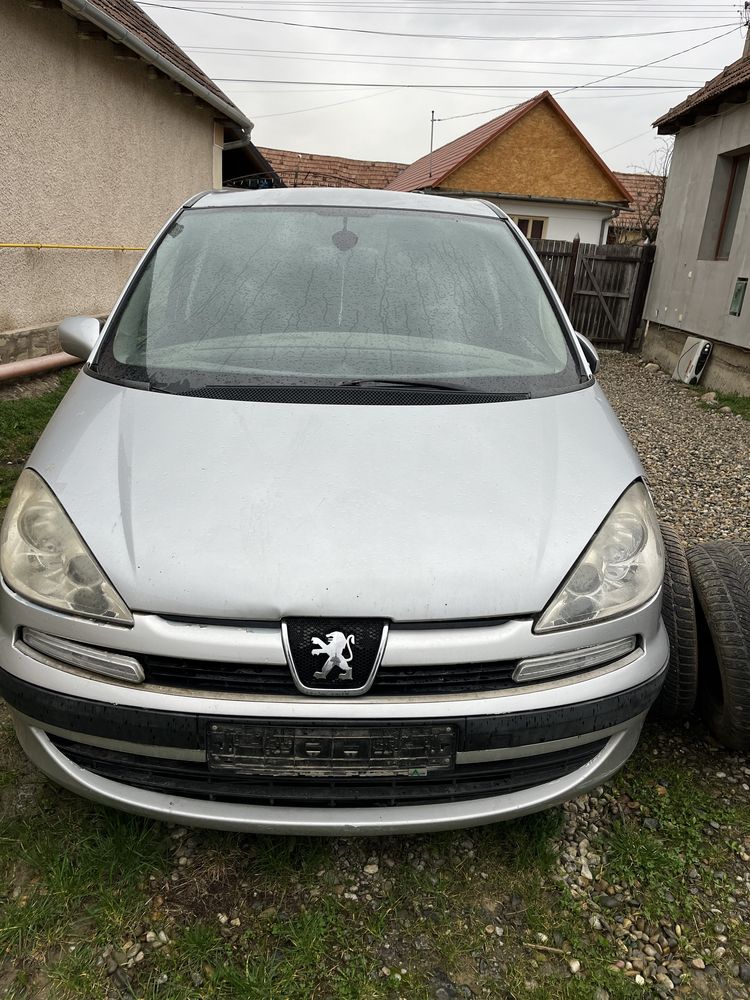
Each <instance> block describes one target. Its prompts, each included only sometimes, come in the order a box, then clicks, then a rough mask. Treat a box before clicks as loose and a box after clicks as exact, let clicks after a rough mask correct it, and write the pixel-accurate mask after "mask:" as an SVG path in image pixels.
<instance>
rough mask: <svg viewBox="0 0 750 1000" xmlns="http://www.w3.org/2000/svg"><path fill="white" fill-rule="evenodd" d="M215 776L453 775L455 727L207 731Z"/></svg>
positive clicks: (249, 726) (224, 727) (226, 728)
mask: <svg viewBox="0 0 750 1000" xmlns="http://www.w3.org/2000/svg"><path fill="white" fill-rule="evenodd" d="M207 735H208V738H207V753H208V765H209V768H210V769H211V770H212V771H233V772H234V773H235V774H238V773H239V774H257V775H264V776H267V777H271V776H274V775H276V776H278V777H294V776H307V777H316V778H321V777H324V778H330V777H341V778H344V777H373V778H374V777H415V778H417V777H424V776H426V775H428V774H436V773H441V772H446V771H451V770H453V767H454V765H455V758H456V731H455V729H454V727H453V726H362V727H359V726H358V727H356V728H355V727H352V728H346V729H336V728H327V727H325V728H324V727H321V726H258V725H254V724H242V723H238V724H217V725H210V726H209V727H208V734H207Z"/></svg>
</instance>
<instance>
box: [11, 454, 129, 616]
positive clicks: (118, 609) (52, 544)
mask: <svg viewBox="0 0 750 1000" xmlns="http://www.w3.org/2000/svg"><path fill="white" fill-rule="evenodd" d="M0 572H2V575H3V577H4V579H5V581H6V583H7V584H8V586H9V587H11V588H12V589H13V590H15V591H16V593H18V594H20V595H21V596H22V597H27V598H28V599H29V600H30V601H34V602H35V603H37V604H45V605H47V607H50V608H55V610H57V611H64V612H66V613H67V614H73V615H85V616H86V617H87V618H103V619H105V620H106V621H113V622H128V623H129V624H132V622H133V616H132V615H131V614H130V611H129V610H128V608H127V607H126V605H125V603H124V601H123V600H122V598H121V597H120V595H119V594H118V593H117V591H116V590H115V589H114V587H113V586H112V584H111V583H110V582H109V580H108V579H107V578H106V576H105V575H104V573H103V572H102V569H101V567H100V566H99V564H98V563H97V561H96V560H95V559H94V557H93V555H92V554H91V552H89V550H88V548H87V547H86V543H85V542H84V541H83V539H82V538H81V536H80V535H79V534H78V532H77V531H76V529H75V528H74V527H73V524H72V523H71V521H70V518H69V517H68V515H67V514H66V513H65V511H64V510H63V509H62V507H61V506H60V504H59V503H58V501H57V499H56V498H55V496H54V494H53V493H52V491H51V490H50V489H49V487H48V486H47V485H46V483H44V482H43V480H42V479H40V478H39V476H38V475H37V474H36V473H35V472H32V471H31V470H30V469H24V471H23V472H22V473H21V476H20V478H19V480H18V482H17V483H16V488H15V489H14V490H13V495H12V497H11V498H10V504H9V505H8V511H7V513H6V515H5V520H4V521H3V530H2V534H1V535H0Z"/></svg>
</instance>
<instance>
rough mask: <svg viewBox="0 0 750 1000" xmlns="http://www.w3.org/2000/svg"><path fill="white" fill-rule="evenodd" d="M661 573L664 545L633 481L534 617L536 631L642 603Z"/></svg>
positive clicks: (651, 507)
mask: <svg viewBox="0 0 750 1000" xmlns="http://www.w3.org/2000/svg"><path fill="white" fill-rule="evenodd" d="M663 577H664V546H663V543H662V540H661V532H660V531H659V524H658V522H657V520H656V512H655V510H654V505H653V503H652V502H651V497H650V496H649V492H648V490H647V489H646V487H645V486H644V485H643V483H641V482H637V483H633V485H632V486H631V487H630V488H629V489H627V490H626V491H625V492H624V493H623V495H622V496H621V497H620V499H619V500H618V502H617V503H616V504H615V506H614V508H613V509H612V510H611V512H610V513H609V515H608V517H607V519H606V520H605V521H604V523H603V524H602V526H601V528H599V530H598V531H597V533H596V534H595V535H594V538H593V539H592V541H591V543H590V544H589V547H588V548H587V549H586V551H585V552H584V554H583V555H582V556H581V558H580V559H579V560H578V562H577V563H576V565H575V566H574V567H573V570H572V572H571V573H570V575H569V576H568V578H567V580H565V582H564V583H563V585H562V587H561V588H560V589H559V590H558V592H557V593H556V594H555V596H554V597H553V598H552V600H551V601H550V603H549V604H548V605H547V608H546V609H545V611H544V612H543V613H542V616H541V618H540V619H539V621H538V622H537V625H536V629H535V631H536V632H548V631H550V630H551V629H558V628H570V627H571V626H573V625H584V624H586V625H587V624H590V623H591V622H597V621H601V620H602V619H603V618H612V617H614V616H615V615H624V614H625V613H626V612H628V611H632V610H633V608H637V607H640V605H642V604H645V603H646V601H648V600H649V599H650V598H651V597H653V596H654V594H655V593H656V592H657V590H658V589H659V587H660V586H661V583H662V579H663Z"/></svg>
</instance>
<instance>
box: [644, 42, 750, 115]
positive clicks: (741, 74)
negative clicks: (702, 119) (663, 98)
mask: <svg viewBox="0 0 750 1000" xmlns="http://www.w3.org/2000/svg"><path fill="white" fill-rule="evenodd" d="M749 84H750V56H745V55H743V56H741V57H740V58H739V59H737V60H736V61H735V62H733V63H731V64H730V65H729V66H725V67H724V69H723V70H722V71H721V73H719V74H718V75H717V76H715V77H714V78H713V79H712V80H709V81H708V82H707V83H704V84H703V86H702V87H701V88H700V90H696V91H695V93H693V94H690V96H689V97H686V98H685V100H684V101H681V102H680V104H677V105H675V107H673V108H670V109H669V111H668V112H667V113H666V114H665V115H662V116H661V118H657V119H656V121H655V122H654V127H655V128H658V130H659V132H662V133H674V132H679V130H680V127H681V125H682V124H685V123H684V122H682V121H680V119H682V118H683V117H684V116H685V115H693V114H695V113H696V112H697V113H700V111H701V109H703V110H706V111H707V110H708V109H707V108H706V105H709V104H711V103H713V102H715V101H717V100H718V99H719V98H721V97H724V96H727V95H728V94H729V92H730V91H732V90H734V89H735V88H738V87H745V88H747V87H748V85H749Z"/></svg>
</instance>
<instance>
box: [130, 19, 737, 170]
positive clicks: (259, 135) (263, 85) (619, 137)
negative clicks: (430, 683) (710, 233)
mask: <svg viewBox="0 0 750 1000" xmlns="http://www.w3.org/2000/svg"><path fill="white" fill-rule="evenodd" d="M141 2H142V6H143V8H144V10H145V11H146V12H147V13H148V14H149V15H150V16H151V17H152V18H154V20H156V21H157V22H158V23H159V24H160V25H161V26H162V27H163V28H164V29H165V31H167V32H168V34H170V35H171V37H172V38H173V39H174V40H175V41H176V42H177V43H178V44H179V45H180V46H181V47H182V48H183V49H185V50H186V52H187V53H188V54H189V55H190V56H191V57H192V58H193V59H194V60H195V61H196V62H197V63H198V65H200V66H201V67H202V68H203V69H204V70H205V72H206V73H208V75H209V76H211V77H212V78H213V79H214V80H216V81H217V83H218V84H219V86H220V87H221V88H222V89H223V90H224V91H225V93H227V94H228V95H229V96H230V97H231V98H232V100H233V101H234V102H235V103H236V104H237V105H238V106H239V107H240V108H241V109H242V110H243V111H244V112H245V113H246V114H247V115H248V117H249V118H250V119H251V120H252V121H253V122H255V128H254V130H253V141H254V142H255V143H256V145H259V146H273V147H277V148H282V149H293V150H297V151H301V152H310V153H327V154H335V155H338V156H351V157H357V158H362V159H377V160H397V161H401V162H405V163H408V162H411V161H412V160H415V159H416V158H417V157H419V156H422V155H423V154H425V153H426V152H428V150H429V143H430V112H431V111H432V110H433V109H434V111H435V116H436V118H437V119H446V120H443V121H438V122H437V124H436V125H435V147H436V148H437V147H438V146H441V145H443V144H444V143H446V142H448V141H450V140H451V139H454V138H456V136H459V135H462V134H463V133H464V132H468V131H469V130H470V129H472V128H475V127H476V126H477V125H480V124H482V122H484V121H488V120H489V119H491V118H493V117H495V115H496V114H498V113H499V111H500V110H501V109H504V108H506V107H508V106H512V105H514V104H517V103H519V102H520V101H523V100H526V99H527V98H529V97H531V96H533V95H534V94H536V93H539V92H540V91H541V90H545V89H549V90H551V91H552V93H553V94H555V96H557V98H558V100H559V101H560V103H561V105H562V106H563V108H564V109H565V111H566V112H567V113H568V114H569V115H570V117H571V118H572V119H573V121H574V122H575V123H576V125H577V126H578V127H579V129H580V130H581V131H582V132H583V134H584V135H585V136H586V137H587V138H588V139H589V140H590V142H591V143H592V144H593V145H594V147H595V149H596V150H597V151H598V152H599V153H600V154H601V155H602V156H603V157H604V158H605V160H606V161H607V163H608V164H609V165H610V166H611V167H612V168H613V169H615V170H630V169H642V168H643V167H646V166H648V165H649V162H650V160H651V158H652V156H653V154H654V151H655V150H656V149H657V148H658V146H659V140H658V138H657V136H656V133H655V131H654V130H653V129H651V128H650V126H651V123H652V122H653V121H654V119H655V118H657V117H658V116H659V115H661V114H663V113H664V112H665V111H666V110H667V109H668V108H670V107H672V106H674V105H675V104H678V103H679V102H680V101H681V100H682V99H683V98H684V97H686V96H687V95H688V94H689V93H691V91H693V90H696V89H697V88H698V87H700V86H701V85H702V84H703V83H704V82H705V81H706V80H708V79H710V78H711V77H712V76H714V75H715V74H716V72H718V71H719V70H720V69H721V68H722V67H723V66H725V65H727V64H728V63H730V62H733V61H734V60H735V59H737V58H739V56H740V55H741V54H742V46H743V37H744V29H742V28H741V19H740V7H741V4H740V3H736V2H735V3H725V2H718V0H686V2H685V3H677V2H676V0H623V2H622V3H618V2H615V0H307V2H303V0H153V2H151V3H146V2H145V0H141ZM167 5H168V6H167ZM170 7H171V8H172V9H170ZM173 8H180V9H173ZM206 11H208V12H211V13H204V12H206ZM219 14H231V15H232V17H231V18H230V17H223V16H217V15H219ZM246 18H259V19H263V21H265V22H267V21H291V22H298V24H300V25H323V26H327V27H330V26H336V27H339V28H346V29H357V30H356V31H332V30H321V29H320V28H313V27H308V26H304V27H302V26H300V27H298V26H291V25H283V24H273V23H262V21H258V20H245V19H246ZM441 35H442V36H454V37H448V38H439V37H438V38H436V37H424V36H441ZM459 35H460V36H478V37H476V38H466V37H464V38H460V39H459V38H456V37H455V36H459ZM404 36H406V37H404ZM583 36H588V37H583ZM592 36H620V37H610V38H606V37H592ZM717 36H723V37H717ZM692 46H699V47H696V48H694V49H693V51H685V50H687V49H688V48H690V47H692ZM677 53H682V54H680V55H677ZM671 56H674V58H667V59H665V57H671ZM654 60H664V61H663V62H659V63H657V64H656V65H653V66H649V67H648V68H643V69H632V71H631V72H625V74H624V75H623V76H617V77H616V78H615V79H608V80H602V82H601V83H599V84H598V85H596V86H594V84H596V81H598V80H601V78H602V77H611V76H612V75H613V74H620V73H622V72H623V71H626V70H629V69H631V68H633V67H637V66H643V65H644V64H646V63H651V62H653V61H654ZM246 81H252V82H246ZM277 81H291V82H289V83H281V82H277ZM364 83H374V84H386V85H387V87H377V88H375V87H372V88H365V87H362V86H361V85H362V84H364ZM333 84H340V85H338V86H333ZM405 84H412V85H413V84H426V85H427V87H428V88H429V89H417V88H411V89H408V88H406V87H404V86H400V85H405ZM581 84H588V85H589V86H587V87H586V88H585V89H577V90H573V91H572V92H570V93H568V94H558V92H559V91H562V90H565V89H566V88H571V87H579V88H580V85H581ZM358 85H360V86H358ZM602 88H611V89H602ZM625 88H633V89H625ZM329 105H336V106H333V107H330V106H329ZM458 116H462V117H458ZM447 119H452V120H447Z"/></svg>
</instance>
